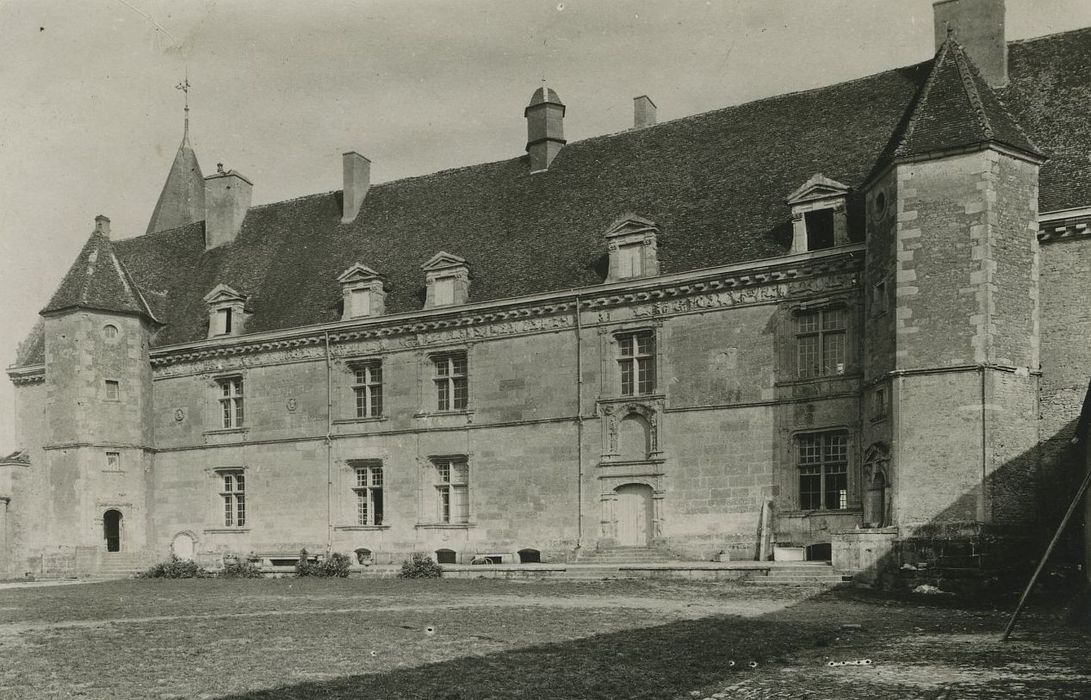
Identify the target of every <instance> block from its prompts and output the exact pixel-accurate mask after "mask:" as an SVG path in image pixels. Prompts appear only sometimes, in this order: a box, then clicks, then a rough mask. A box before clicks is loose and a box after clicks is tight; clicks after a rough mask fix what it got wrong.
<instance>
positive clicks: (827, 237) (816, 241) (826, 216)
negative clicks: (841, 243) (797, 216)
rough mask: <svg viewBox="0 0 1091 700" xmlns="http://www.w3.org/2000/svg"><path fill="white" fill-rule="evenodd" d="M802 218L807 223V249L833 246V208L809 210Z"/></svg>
mask: <svg viewBox="0 0 1091 700" xmlns="http://www.w3.org/2000/svg"><path fill="white" fill-rule="evenodd" d="M803 219H804V222H805V223H806V224H807V250H822V249H824V248H832V247H833V229H834V223H833V209H819V210H818V211H809V212H806V213H805V214H804V215H803Z"/></svg>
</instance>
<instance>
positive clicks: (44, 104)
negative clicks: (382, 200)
mask: <svg viewBox="0 0 1091 700" xmlns="http://www.w3.org/2000/svg"><path fill="white" fill-rule="evenodd" d="M931 5H932V2H931V0H851V1H850V0H723V1H720V2H715V1H708V2H706V1H705V0H699V1H692V2H690V1H687V0H658V1H657V0H628V1H626V0H565V1H564V2H557V1H556V0H551V1H549V2H546V1H544V0H474V1H471V0H465V1H459V0H443V1H440V0H427V1H426V0H382V1H379V0H374V1H371V2H363V1H357V2H345V1H342V2H332V1H320V0H312V1H311V2H297V1H296V0H292V1H290V2H289V1H287V0H262V1H260V2H259V0H247V1H241V0H234V1H226V0H218V1H217V0H188V1H187V2H179V1H178V0H174V1H168V0H86V1H83V2H79V3H75V2H67V1H61V0H0V260H3V261H4V262H5V264H4V266H3V274H2V275H0V299H3V302H2V303H0V366H6V365H8V364H9V363H11V362H12V361H13V360H14V357H15V349H16V346H17V344H18V342H19V340H20V339H21V338H23V337H24V336H25V335H26V334H27V333H28V332H29V330H30V328H31V326H32V325H33V324H34V322H35V320H36V319H37V312H38V310H39V309H41V308H42V307H43V306H44V305H45V304H46V302H47V301H48V300H49V296H50V294H51V293H52V292H53V290H54V289H55V287H56V285H57V284H58V282H59V281H60V279H61V277H62V276H63V275H64V272H65V271H66V270H67V268H68V266H69V265H70V264H71V263H72V260H73V259H74V258H75V256H76V254H77V253H78V252H79V249H80V247H81V246H82V244H83V242H84V241H85V240H86V239H87V236H88V235H89V234H90V232H91V229H92V227H93V219H94V216H95V215H96V214H105V215H107V216H109V217H110V218H111V219H112V224H113V231H114V237H115V238H128V237H131V236H135V235H139V234H141V233H142V232H143V231H144V228H145V227H146V226H147V222H148V218H149V217H150V215H151V211H152V208H153V207H154V205H155V201H156V198H157V197H158V194H159V190H160V188H161V187H162V185H163V180H164V178H165V177H166V175H167V170H168V168H169V167H170V163H171V160H172V158H173V156H174V152H175V150H176V149H177V147H178V142H179V140H180V138H181V135H182V95H181V93H179V92H178V91H177V90H175V88H174V86H175V84H176V83H178V82H179V80H181V78H182V76H183V75H184V73H185V71H186V70H187V69H188V72H189V79H190V82H191V83H192V86H193V87H192V91H191V93H190V103H191V107H192V112H191V115H192V126H191V137H192V138H191V140H192V142H193V144H194V147H195V149H196V151H197V156H198V159H199V160H200V162H201V167H202V169H203V170H204V171H205V173H206V174H208V173H211V172H214V171H215V168H216V163H217V161H222V162H224V163H225V165H226V167H228V168H234V169H236V170H238V171H240V172H242V173H244V174H245V175H247V176H248V177H249V178H250V179H252V180H253V181H254V204H262V203H266V202H273V201H278V200H282V199H288V198H291V197H297V196H301V195H305V194H312V193H315V192H323V191H328V190H334V189H340V186H341V183H340V177H341V175H340V174H341V153H342V152H344V151H346V150H358V151H359V152H361V153H363V154H365V155H367V156H368V157H370V158H371V160H372V161H373V166H372V177H373V179H375V180H376V181H384V180H392V179H396V178H400V177H405V176H409V175H418V174H424V173H429V172H434V171H436V170H441V169H444V168H450V167H456V166H461V165H468V164H472V163H479V162H485V161H491V160H501V159H506V158H511V157H514V156H518V155H520V154H521V153H522V152H523V146H524V144H525V142H526V126H525V122H524V120H523V107H524V106H525V105H526V103H527V101H528V100H529V98H530V95H531V93H532V92H533V91H534V89H535V88H536V87H538V85H540V81H541V80H542V78H543V77H545V78H547V79H548V81H549V84H550V86H551V87H553V88H554V89H555V90H557V92H558V93H559V94H560V96H561V98H562V99H563V100H564V102H565V103H566V104H567V106H568V110H567V114H566V115H565V132H566V136H567V138H568V139H569V141H574V140H579V139H582V138H587V137H589V136H595V135H598V134H603V133H610V132H615V131H620V130H622V129H625V128H627V127H629V126H631V124H632V98H633V97H634V96H635V95H640V94H648V95H650V96H651V97H652V99H653V100H655V102H656V104H657V105H658V107H659V118H660V120H661V121H662V120H665V119H672V118H677V117H683V116H687V115H690V114H695V113H698V112H703V111H707V110H710V109H716V108H719V107H723V106H726V105H730V104H736V103H739V102H745V101H748V100H752V99H755V98H758V97H763V96H767V95H771V94H778V93H783V92H788V91H792V90H799V89H805V88H810V87H816V86H820V85H826V84H830V83H834V82H838V81H841V80H846V79H851V78H856V77H860V76H864V75H868V74H870V73H875V72H878V71H881V70H884V69H887V68H892V67H896V66H901V65H908V64H911V63H915V62H918V61H922V60H925V59H927V58H929V57H930V56H931V54H932V51H933V45H932V42H933V39H932V8H931ZM1086 26H1091V2H1087V0H1008V38H1009V39H1019V38H1028V37H1034V36H1040V35H1043V34H1049V33H1053V32H1058V31H1066V30H1069V29H1075V28H1080V27H1086ZM860 108H861V109H867V105H861V106H860ZM12 402H13V391H12V387H11V385H10V383H9V382H8V381H7V379H6V378H0V452H2V451H3V450H5V449H7V448H14V447H16V446H17V445H16V444H15V442H14V435H13V425H12Z"/></svg>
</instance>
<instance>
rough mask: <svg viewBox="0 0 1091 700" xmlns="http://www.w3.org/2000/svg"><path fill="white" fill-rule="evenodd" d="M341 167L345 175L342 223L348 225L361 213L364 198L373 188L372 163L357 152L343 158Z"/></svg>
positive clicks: (346, 154)
mask: <svg viewBox="0 0 1091 700" xmlns="http://www.w3.org/2000/svg"><path fill="white" fill-rule="evenodd" d="M341 166H342V172H343V173H344V189H343V191H342V193H341V223H343V224H347V223H349V222H350V221H353V220H355V219H356V216H357V215H358V214H359V213H360V207H361V206H362V205H363V203H364V197H366V196H367V191H368V189H369V188H370V187H371V161H370V160H368V159H367V158H365V157H364V156H362V155H360V154H359V153H357V152H356V151H349V152H348V153H345V154H344V155H343V156H342V157H341Z"/></svg>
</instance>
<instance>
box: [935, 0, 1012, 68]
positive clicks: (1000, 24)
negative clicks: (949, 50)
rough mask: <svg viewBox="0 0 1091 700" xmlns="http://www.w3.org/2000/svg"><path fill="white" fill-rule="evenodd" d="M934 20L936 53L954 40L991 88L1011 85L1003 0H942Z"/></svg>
mask: <svg viewBox="0 0 1091 700" xmlns="http://www.w3.org/2000/svg"><path fill="white" fill-rule="evenodd" d="M932 16H933V20H934V23H935V25H934V28H935V40H936V51H939V48H940V46H942V45H943V42H945V41H947V39H948V37H950V38H953V39H954V40H955V41H957V42H958V43H959V44H960V45H961V46H962V48H963V49H964V50H965V51H966V55H967V56H969V57H970V60H971V61H973V63H974V65H975V66H977V69H978V70H979V71H981V75H982V76H984V78H985V81H986V82H987V83H988V84H989V85H990V86H991V87H994V88H1000V87H1004V86H1006V85H1007V84H1008V43H1007V39H1006V38H1005V36H1004V0H939V2H935V3H933V4H932Z"/></svg>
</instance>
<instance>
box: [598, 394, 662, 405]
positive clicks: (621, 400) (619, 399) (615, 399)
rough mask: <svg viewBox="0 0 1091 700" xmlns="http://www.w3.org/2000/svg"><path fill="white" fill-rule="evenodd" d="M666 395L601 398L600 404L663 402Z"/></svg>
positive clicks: (599, 399)
mask: <svg viewBox="0 0 1091 700" xmlns="http://www.w3.org/2000/svg"><path fill="white" fill-rule="evenodd" d="M666 398H667V395H666V394H661V393H660V394H632V395H631V396H600V397H599V398H598V402H599V403H631V402H634V401H636V402H640V401H663V400H665V399H666Z"/></svg>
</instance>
